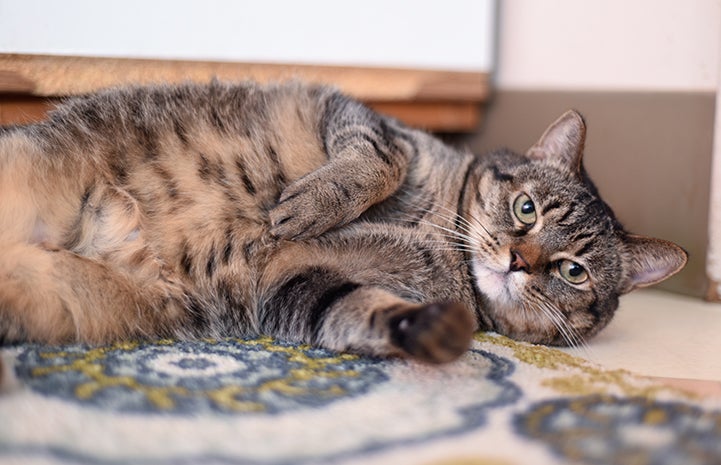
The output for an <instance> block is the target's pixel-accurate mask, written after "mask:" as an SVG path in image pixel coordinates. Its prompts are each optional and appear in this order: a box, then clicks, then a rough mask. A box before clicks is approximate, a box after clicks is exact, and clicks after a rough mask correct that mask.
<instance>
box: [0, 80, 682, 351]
mask: <svg viewBox="0 0 721 465" xmlns="http://www.w3.org/2000/svg"><path fill="white" fill-rule="evenodd" d="M585 131H586V128H585V125H584V121H583V119H582V118H581V116H580V115H579V114H578V113H576V112H573V111H569V112H567V113H566V114H564V115H563V116H561V117H560V118H559V119H558V120H557V121H556V122H554V123H553V124H552V125H551V126H550V127H549V128H548V129H547V130H546V132H545V133H544V134H543V135H542V136H541V138H540V140H539V141H538V142H537V143H536V144H535V145H534V146H533V147H531V148H530V149H529V150H528V152H527V153H525V154H518V153H513V152H511V151H507V150H500V151H496V152H493V153H490V154H487V155H484V156H477V155H473V154H470V153H465V152H459V151H458V150H455V149H453V148H451V147H449V146H446V145H444V144H443V143H441V142H440V141H439V140H438V139H436V138H434V137H433V136H431V135H429V134H427V133H424V132H421V131H418V130H414V129H410V128H407V127H405V126H403V125H402V124H400V123H399V122H398V121H395V120H393V119H390V118H387V117H384V116H381V115H379V114H376V113H374V112H373V111H371V110H369V109H368V108H367V107H365V106H363V105H362V104H360V103H359V102H357V101H355V100H353V99H351V98H349V97H347V96H345V95H343V94H341V93H339V92H337V91H336V90H333V89H331V88H327V87H322V86H314V85H305V84H301V83H297V82H291V83H284V84H278V85H269V86H261V85H258V84H256V83H250V82H245V83H236V84H227V83H219V82H212V83H210V84H208V85H194V84H186V85H174V86H152V87H123V88H118V89H112V90H106V91H102V92H98V93H94V94H91V95H87V96H82V97H76V98H72V99H69V100H67V101H66V102H65V103H63V104H62V105H60V106H58V107H57V108H56V109H55V110H54V111H53V112H51V113H50V115H49V118H48V119H47V120H46V121H43V122H41V123H38V124H33V125H28V126H23V127H10V128H4V129H3V130H2V131H0V166H1V167H2V168H1V169H0V249H1V250H0V273H1V274H2V278H1V279H0V337H1V338H2V339H3V340H4V341H6V342H15V341H36V342H41V343H50V344H56V343H65V342H72V341H81V342H87V343H92V344H100V343H108V342H111V341H117V340H125V339H138V338H166V337H170V338H180V339H188V338H220V337H228V336H243V335H251V334H266V335H271V336H275V337H278V338H282V339H285V340H291V341H302V342H307V343H311V344H316V345H319V346H322V347H326V348H329V349H332V350H338V351H352V352H357V353H362V354H370V355H378V356H407V357H412V358H415V359H419V360H423V361H426V362H433V363H440V362H447V361H450V360H453V359H455V358H456V357H458V356H459V355H460V354H462V353H463V352H464V351H465V350H466V349H467V347H468V345H469V343H470V339H471V336H472V333H473V332H474V331H477V330H491V331H497V332H499V333H501V334H505V335H508V336H510V337H512V338H515V339H520V340H525V341H530V342H535V343H544V344H553V345H556V344H558V345H577V344H579V343H581V341H582V340H584V339H586V338H588V337H590V336H592V335H594V334H595V333H597V332H598V331H599V330H600V329H602V328H603V327H604V326H606V325H607V324H608V322H609V321H610V320H611V318H612V316H613V314H614V311H615V310H616V308H617V306H618V297H619V295H621V294H624V293H626V292H629V291H631V290H633V289H635V288H638V287H643V286H647V285H650V284H654V283H657V282H659V281H661V280H663V279H665V278H667V277H668V276H670V275H672V274H674V273H676V272H677V271H679V270H680V269H681V268H682V267H683V266H684V264H685V262H686V254H685V252H684V251H683V250H682V249H681V248H679V247H678V246H676V245H674V244H672V243H670V242H666V241H663V240H658V239H651V238H647V237H641V236H637V235H633V234H630V233H628V232H626V231H625V230H624V229H623V227H622V226H621V225H620V224H619V222H618V221H617V220H616V218H615V217H614V215H613V213H612V211H611V209H610V208H609V207H608V205H606V204H605V203H604V202H603V200H601V199H600V198H599V196H598V192H597V191H596V189H595V188H594V186H593V184H592V183H591V181H590V180H589V179H588V176H587V175H586V172H585V171H584V169H583V165H582V153H583V145H584V138H585Z"/></svg>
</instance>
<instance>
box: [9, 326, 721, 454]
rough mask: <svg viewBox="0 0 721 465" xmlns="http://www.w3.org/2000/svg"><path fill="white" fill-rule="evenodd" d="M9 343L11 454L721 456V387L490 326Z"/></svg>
mask: <svg viewBox="0 0 721 465" xmlns="http://www.w3.org/2000/svg"><path fill="white" fill-rule="evenodd" d="M2 355H3V358H4V360H5V362H6V364H14V367H15V376H16V378H17V380H16V383H15V384H16V386H15V387H14V388H13V389H11V390H9V391H8V392H5V393H3V394H2V395H0V463H12V462H15V461H17V462H18V463H24V464H34V463H37V464H41V463H42V464H48V463H101V464H120V463H133V464H183V463H203V464H213V463H219V464H226V463H227V464H234V463H238V464H316V463H348V464H354V463H358V464H361V463H362V464H366V463H368V464H374V463H392V464H404V463H408V464H428V465H451V464H527V463H534V464H556V463H559V464H563V463H590V464H596V463H598V464H607V463H619V464H625V463H629V464H685V465H692V464H708V463H721V399H718V398H716V399H714V398H701V397H697V396H694V395H693V394H690V393H684V392H682V391H677V390H673V389H671V388H668V387H665V386H663V385H659V384H655V383H654V382H653V381H651V380H649V379H646V378H642V377H638V376H635V375H633V374H631V373H628V372H624V371H608V370H603V369H601V368H599V367H598V366H595V365H593V364H590V363H588V362H585V361H583V360H581V359H578V358H575V357H572V356H569V355H567V354H565V353H563V352H560V351H557V350H554V349H549V348H546V347H540V346H532V345H528V344H521V343H517V342H513V341H511V340H509V339H506V338H503V337H499V336H495V335H489V334H479V335H477V336H476V340H475V341H474V343H473V346H472V348H471V350H470V351H469V352H468V353H467V354H466V355H464V356H463V357H462V358H461V359H460V360H459V361H457V362H454V363H452V364H449V365H445V366H440V367H435V366H427V365H422V364H418V363H413V362H407V361H402V360H376V359H369V358H362V357H357V356H353V355H339V354H335V353H330V352H327V351H324V350H318V349H314V348H310V347H307V346H302V345H295V344H288V343H283V342H280V341H276V340H272V339H269V338H258V339H242V340H236V339H233V340H222V341H203V342H174V341H156V342H154V343H125V344H119V345H114V346H107V347H101V348H89V347H84V346H77V345H74V346H63V347H47V346H34V345H24V346H20V347H14V348H6V349H4V350H3V351H2Z"/></svg>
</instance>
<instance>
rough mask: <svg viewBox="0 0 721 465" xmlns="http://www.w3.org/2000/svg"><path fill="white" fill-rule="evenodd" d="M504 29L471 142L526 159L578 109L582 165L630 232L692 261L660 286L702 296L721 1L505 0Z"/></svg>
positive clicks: (501, 19)
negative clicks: (490, 88) (667, 243)
mask: <svg viewBox="0 0 721 465" xmlns="http://www.w3.org/2000/svg"><path fill="white" fill-rule="evenodd" d="M498 20H499V22H498V57H497V67H496V75H495V88H496V91H495V96H494V98H493V99H492V101H491V102H490V104H489V106H488V112H487V117H486V121H485V123H484V124H483V125H482V127H481V128H479V131H478V134H477V135H476V136H475V137H474V138H471V139H467V140H466V141H465V142H466V143H468V144H470V145H471V147H473V149H474V150H476V151H484V150H487V149H490V148H494V147H498V146H507V147H510V148H513V149H516V150H525V149H526V148H527V147H528V146H529V145H530V144H532V143H533V142H534V141H535V139H536V138H537V137H538V136H539V135H540V134H541V132H542V131H543V129H544V128H545V127H546V125H548V124H549V123H551V122H552V121H553V120H554V119H555V118H556V117H557V116H558V115H560V114H561V113H562V112H563V111H564V110H566V109H568V108H576V109H578V110H579V111H581V113H583V114H584V116H585V117H586V120H587V123H588V125H589V133H588V141H587V150H586V160H585V162H586V165H587V167H588V169H589V172H590V174H591V176H592V178H593V179H594V180H595V181H596V182H597V184H598V186H599V188H600V190H601V193H602V194H603V196H604V197H605V198H606V199H607V201H608V202H609V203H610V204H611V206H612V207H613V208H614V209H615V210H616V212H617V213H618V215H619V217H620V219H621V220H622V222H623V223H624V224H625V225H626V226H627V227H628V228H629V229H630V230H632V231H634V232H637V233H642V234H648V235H654V236H657V237H662V238H665V239H669V240H673V241H675V242H677V243H679V244H681V245H682V246H683V247H685V248H686V249H687V250H688V251H689V252H690V261H689V265H688V267H687V268H686V270H685V271H684V272H683V273H682V274H680V275H679V276H677V277H674V278H673V279H671V280H669V281H667V282H666V283H664V284H663V286H664V287H665V288H667V289H672V290H674V291H679V292H683V293H686V294H692V295H697V296H703V295H705V293H706V291H707V286H708V280H707V274H706V262H707V252H708V240H709V232H708V229H709V197H710V192H711V189H712V180H711V169H712V165H713V138H714V136H713V133H714V113H715V94H716V89H717V86H718V67H719V58H720V57H721V47H720V45H721V0H692V1H687V2H679V1H677V0H633V1H627V0H584V1H578V0H543V1H537V0H501V1H500V2H499V17H498ZM719 133H721V130H720V131H719ZM717 147H718V148H717V152H719V153H721V145H718V144H717ZM719 157H721V155H719ZM716 165H717V166H718V170H719V172H720V174H721V162H719V163H717V164H716ZM719 206H721V194H720V195H719ZM720 216H721V215H720ZM720 229H721V228H720ZM719 236H720V238H721V231H719ZM720 245H721V244H720ZM719 259H720V260H719V268H720V270H719V271H720V272H721V252H720V253H719ZM720 276H721V273H720Z"/></svg>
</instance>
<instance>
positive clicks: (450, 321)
mask: <svg viewBox="0 0 721 465" xmlns="http://www.w3.org/2000/svg"><path fill="white" fill-rule="evenodd" d="M388 323H389V325H390V330H391V341H392V342H393V344H394V345H395V346H397V347H398V348H400V349H401V350H402V351H403V352H405V353H406V354H408V355H409V356H411V357H413V358H415V359H418V360H421V361H424V362H427V363H446V362H451V361H453V360H455V359H457V358H458V357H460V356H461V355H463V354H464V353H465V352H466V351H467V350H468V347H469V346H470V344H471V338H472V337H473V330H474V328H475V322H474V320H473V316H472V315H471V312H470V311H469V310H468V309H467V308H466V307H465V306H464V305H462V304H459V303H433V304H430V305H426V306H423V307H416V308H412V309H408V310H402V311H400V312H398V313H397V314H396V315H393V316H391V317H390V319H389V320H388Z"/></svg>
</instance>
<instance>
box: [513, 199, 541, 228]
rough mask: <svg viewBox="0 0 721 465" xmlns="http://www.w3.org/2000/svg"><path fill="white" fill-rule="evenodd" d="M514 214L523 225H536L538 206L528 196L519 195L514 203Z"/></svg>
mask: <svg viewBox="0 0 721 465" xmlns="http://www.w3.org/2000/svg"><path fill="white" fill-rule="evenodd" d="M513 214H514V215H516V218H518V221H520V222H521V223H523V224H526V225H532V224H535V223H536V206H535V205H534V204H533V200H531V198H530V197H529V196H528V195H526V194H521V195H519V196H518V197H516V200H514V201H513Z"/></svg>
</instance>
